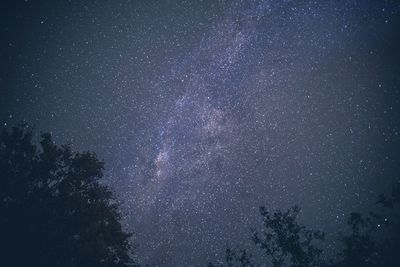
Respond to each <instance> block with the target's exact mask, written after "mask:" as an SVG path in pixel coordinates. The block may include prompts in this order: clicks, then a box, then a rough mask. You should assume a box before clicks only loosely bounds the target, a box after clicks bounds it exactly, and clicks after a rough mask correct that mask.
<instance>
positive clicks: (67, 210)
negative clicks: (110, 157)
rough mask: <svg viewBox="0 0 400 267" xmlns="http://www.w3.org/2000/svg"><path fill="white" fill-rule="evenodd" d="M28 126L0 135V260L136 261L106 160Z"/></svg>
mask: <svg viewBox="0 0 400 267" xmlns="http://www.w3.org/2000/svg"><path fill="white" fill-rule="evenodd" d="M32 139H33V134H32V131H31V130H30V129H29V127H26V126H24V127H20V128H13V129H12V130H11V131H7V130H3V131H2V133H1V136H0V214H1V216H0V235H1V237H0V240H1V241H0V242H1V248H0V254H1V257H0V266H5V267H8V266H10V267H11V266H62V267H76V266H133V265H135V262H134V260H132V257H131V256H132V252H131V249H132V247H131V245H130V243H129V237H130V236H131V234H129V233H126V232H124V231H123V229H122V227H121V224H120V222H119V220H120V218H121V216H120V214H119V212H118V205H117V203H116V201H115V200H114V198H113V194H112V192H111V191H110V190H109V189H108V188H107V187H106V186H104V185H102V184H101V183H100V182H99V181H100V179H101V178H102V176H103V168H104V167H103V166H104V165H103V162H101V161H99V160H98V159H97V157H96V155H95V154H93V153H90V152H85V153H73V152H72V151H71V148H70V147H69V146H66V145H65V146H61V147H60V146H57V145H55V144H54V142H53V141H52V138H51V136H50V135H49V134H43V135H42V136H41V141H40V145H39V146H37V145H35V144H34V143H33V141H32Z"/></svg>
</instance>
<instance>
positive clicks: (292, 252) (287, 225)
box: [253, 206, 324, 267]
mask: <svg viewBox="0 0 400 267" xmlns="http://www.w3.org/2000/svg"><path fill="white" fill-rule="evenodd" d="M299 212H300V208H299V207H297V206H294V207H293V208H291V209H289V210H287V211H286V212H282V211H276V212H274V213H271V212H269V211H268V210H267V209H266V208H265V207H261V208H260V213H261V216H262V219H263V226H262V229H261V232H258V231H256V230H253V241H254V243H255V244H256V245H257V246H259V247H260V248H261V249H262V250H264V252H265V253H266V255H267V256H268V257H269V258H270V260H271V262H272V265H273V266H288V265H289V266H293V267H300V266H318V265H320V264H321V260H320V258H321V253H322V250H321V249H320V248H318V247H316V246H315V245H314V241H316V240H323V239H324V234H323V233H322V232H320V231H313V230H310V229H307V228H306V227H305V226H303V225H301V224H299V223H298V222H297V216H298V214H299Z"/></svg>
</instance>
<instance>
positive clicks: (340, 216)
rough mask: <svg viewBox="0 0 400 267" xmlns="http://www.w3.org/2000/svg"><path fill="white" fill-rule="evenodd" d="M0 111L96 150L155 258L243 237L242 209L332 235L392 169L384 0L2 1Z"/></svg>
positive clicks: (147, 257)
mask: <svg viewBox="0 0 400 267" xmlns="http://www.w3.org/2000/svg"><path fill="white" fill-rule="evenodd" d="M8 2H9V3H8V4H7V3H3V4H2V8H1V11H0V13H1V16H0V22H1V24H0V34H1V37H0V40H1V41H0V45H1V50H0V90H1V91H0V123H1V125H3V126H11V125H15V124H17V123H19V122H28V123H30V124H32V125H33V126H34V127H35V128H36V129H37V130H38V131H50V132H52V134H53V135H54V137H55V140H56V141H57V142H58V143H60V144H62V143H70V144H71V145H72V146H73V148H74V149H76V150H91V151H94V152H96V153H97V154H98V155H99V157H100V158H101V159H104V160H105V162H106V178H105V182H106V183H108V184H109V185H110V186H111V187H113V189H114V190H115V191H116V193H117V195H118V197H119V200H120V201H121V203H122V208H123V213H124V223H125V224H126V225H127V227H128V228H129V229H130V230H133V231H134V232H136V239H135V242H136V243H137V244H138V245H139V248H138V254H139V259H140V260H141V261H142V262H143V263H156V264H161V265H163V266H177V265H182V266H187V265H189V264H194V265H197V264H200V263H201V264H204V263H206V262H207V260H212V261H215V260H217V259H222V257H223V252H224V250H225V248H226V247H227V246H232V247H235V246H240V247H250V246H251V244H250V243H251V241H250V240H249V236H250V228H251V227H253V226H257V225H258V224H259V217H258V207H259V206H260V205H266V206H267V207H268V208H270V209H276V208H287V207H290V206H292V205H295V204H298V205H299V206H300V207H301V208H302V213H301V220H302V221H304V223H306V224H307V225H308V226H310V227H314V228H318V229H321V230H324V231H327V232H328V242H327V246H329V247H333V248H335V247H336V245H335V242H334V240H333V238H331V237H330V236H329V233H331V234H332V235H333V234H336V232H337V231H338V230H340V229H342V226H343V224H344V222H345V220H346V218H347V216H348V214H349V212H351V211H353V210H367V209H369V207H370V206H371V205H372V204H373V203H374V202H375V200H376V196H377V195H378V194H380V193H382V192H386V191H387V190H389V189H390V188H391V187H392V185H393V184H394V183H396V182H398V181H399V168H400V162H399V161H400V157H399V156H400V155H399V151H400V146H399V145H400V139H399V138H400V132H399V131H400V129H399V118H400V105H399V101H400V88H399V84H400V81H399V79H400V64H399V63H398V62H400V53H399V52H400V49H399V48H400V38H399V37H400V34H399V30H398V29H400V17H399V10H400V6H399V4H398V3H396V1H267V0H265V1H262V0H261V1H196V2H195V1H108V2H106V1H40V2H38V1H8Z"/></svg>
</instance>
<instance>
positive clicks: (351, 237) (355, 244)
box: [332, 212, 378, 267]
mask: <svg viewBox="0 0 400 267" xmlns="http://www.w3.org/2000/svg"><path fill="white" fill-rule="evenodd" d="M347 224H348V225H349V226H350V229H351V231H350V234H348V235H343V234H342V233H340V240H341V241H342V243H343V245H344V248H343V250H342V252H340V253H339V255H338V256H339V257H338V258H340V259H341V260H339V261H338V262H337V263H335V264H332V265H333V266H349V267H350V266H377V265H378V264H377V262H378V253H377V245H376V243H375V241H374V239H373V237H372V231H371V226H372V221H371V218H370V217H367V218H363V216H362V215H361V214H360V213H358V212H353V213H351V214H350V217H349V219H348V221H347Z"/></svg>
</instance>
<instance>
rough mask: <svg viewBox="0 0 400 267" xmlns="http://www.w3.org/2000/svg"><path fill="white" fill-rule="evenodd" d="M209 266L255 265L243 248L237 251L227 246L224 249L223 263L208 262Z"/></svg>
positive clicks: (242, 266)
mask: <svg viewBox="0 0 400 267" xmlns="http://www.w3.org/2000/svg"><path fill="white" fill-rule="evenodd" d="M208 266H209V267H225V266H226V267H252V266H256V265H255V264H254V263H253V262H252V255H251V254H249V253H248V252H247V251H246V250H245V249H241V250H239V251H235V250H232V249H230V248H227V249H226V251H225V263H223V262H218V263H209V264H208Z"/></svg>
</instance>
